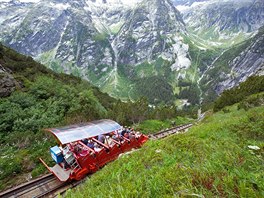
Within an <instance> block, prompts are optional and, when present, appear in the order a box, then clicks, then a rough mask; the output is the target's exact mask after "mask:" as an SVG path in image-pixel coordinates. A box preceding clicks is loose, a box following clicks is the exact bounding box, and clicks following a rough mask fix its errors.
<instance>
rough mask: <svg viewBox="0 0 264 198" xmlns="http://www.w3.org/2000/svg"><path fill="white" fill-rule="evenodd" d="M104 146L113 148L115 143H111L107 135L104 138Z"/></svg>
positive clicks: (111, 140)
mask: <svg viewBox="0 0 264 198" xmlns="http://www.w3.org/2000/svg"><path fill="white" fill-rule="evenodd" d="M105 144H106V145H109V146H111V147H112V146H114V144H115V143H114V142H113V139H112V138H111V137H110V136H108V135H107V136H105Z"/></svg>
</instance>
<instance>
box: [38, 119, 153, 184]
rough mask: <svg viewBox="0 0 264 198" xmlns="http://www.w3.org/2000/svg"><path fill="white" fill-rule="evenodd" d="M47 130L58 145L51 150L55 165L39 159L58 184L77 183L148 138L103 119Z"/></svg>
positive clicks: (140, 144) (137, 146)
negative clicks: (65, 182) (61, 182)
mask: <svg viewBox="0 0 264 198" xmlns="http://www.w3.org/2000/svg"><path fill="white" fill-rule="evenodd" d="M47 131H49V132H51V133H52V134H53V135H54V136H55V137H56V138H57V140H58V142H59V144H60V146H54V147H52V148H50V152H51V156H52V158H53V159H54V161H55V162H56V165H55V166H53V167H49V166H47V165H46V163H45V162H44V161H43V160H42V159H40V160H41V162H42V163H43V164H44V165H45V166H46V167H47V168H48V169H49V171H50V172H52V173H53V174H54V175H55V176H56V177H57V178H58V179H59V180H60V181H67V180H72V179H73V180H80V179H82V178H83V177H84V176H85V175H86V174H88V173H93V172H95V171H97V170H98V169H99V168H100V167H102V166H104V165H105V164H106V163H108V162H110V161H112V160H114V159H116V158H117V157H118V156H119V154H121V153H124V152H126V151H129V150H131V149H132V148H139V147H140V146H142V144H144V143H145V142H146V141H147V140H148V137H147V136H145V135H143V134H141V133H139V132H134V131H131V130H125V129H123V127H122V126H120V125H119V124H118V123H117V122H115V121H112V120H106V119H105V120H98V121H93V122H89V123H82V124H79V125H71V126H67V127H63V128H54V129H48V130H47Z"/></svg>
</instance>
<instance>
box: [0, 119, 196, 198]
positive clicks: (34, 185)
mask: <svg viewBox="0 0 264 198" xmlns="http://www.w3.org/2000/svg"><path fill="white" fill-rule="evenodd" d="M192 125H193V124H185V125H180V126H176V127H173V128H170V129H166V130H162V131H159V132H157V133H154V134H151V135H149V138H150V139H152V140H158V139H162V138H165V137H167V136H169V135H172V134H179V133H184V132H185V131H186V130H187V129H188V128H190V127H192ZM82 182H83V180H82V181H71V182H61V181H59V180H58V179H57V178H56V177H55V176H54V175H53V174H51V173H49V174H47V175H44V176H42V177H39V178H37V179H34V180H31V181H29V182H26V183H24V184H21V185H19V186H16V187H14V188H11V189H8V190H6V191H3V192H0V198H9V197H10V198H31V197H34V198H39V197H52V198H53V197H57V196H58V194H62V193H64V192H66V190H68V189H71V188H74V187H75V186H77V185H79V184H80V183H82Z"/></svg>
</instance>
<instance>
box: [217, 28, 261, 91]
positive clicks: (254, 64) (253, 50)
mask: <svg viewBox="0 0 264 198" xmlns="http://www.w3.org/2000/svg"><path fill="white" fill-rule="evenodd" d="M263 30H264V28H263V29H262V30H260V32H259V33H258V34H257V35H256V36H255V37H254V38H253V39H252V40H251V42H249V43H248V46H247V47H246V49H244V50H243V51H242V52H240V53H239V54H238V55H237V56H236V57H235V58H234V59H233V60H230V61H229V62H228V66H229V68H230V69H231V71H230V72H229V73H228V74H226V73H224V72H222V73H221V78H222V80H221V82H219V83H218V84H217V85H216V86H215V91H216V92H217V93H218V94H220V93H222V92H223V91H224V90H225V89H230V88H232V87H234V86H237V85H238V84H239V83H240V82H243V81H245V80H246V79H247V78H248V77H249V76H252V75H264V31H263Z"/></svg>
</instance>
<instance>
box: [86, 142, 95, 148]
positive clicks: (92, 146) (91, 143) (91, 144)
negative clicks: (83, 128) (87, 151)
mask: <svg viewBox="0 0 264 198" xmlns="http://www.w3.org/2000/svg"><path fill="white" fill-rule="evenodd" d="M86 145H87V146H88V147H89V148H91V149H94V143H93V141H92V140H88V142H87V144H86Z"/></svg>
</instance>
